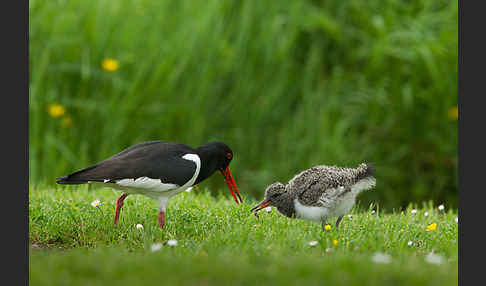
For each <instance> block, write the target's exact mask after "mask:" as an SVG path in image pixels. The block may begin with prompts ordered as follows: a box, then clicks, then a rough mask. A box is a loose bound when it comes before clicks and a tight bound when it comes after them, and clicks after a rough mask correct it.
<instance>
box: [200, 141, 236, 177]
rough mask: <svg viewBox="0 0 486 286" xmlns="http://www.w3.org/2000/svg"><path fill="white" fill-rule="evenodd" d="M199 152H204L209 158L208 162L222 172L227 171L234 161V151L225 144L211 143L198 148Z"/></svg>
mask: <svg viewBox="0 0 486 286" xmlns="http://www.w3.org/2000/svg"><path fill="white" fill-rule="evenodd" d="M198 151H199V152H203V153H204V155H205V157H208V159H207V160H209V161H208V162H210V163H211V165H213V166H212V167H213V168H215V169H218V170H220V171H223V170H225V169H226V168H227V167H228V166H229V164H230V163H231V160H232V159H233V151H232V150H231V148H230V147H229V146H228V145H226V144H224V143H223V142H218V141H217V142H210V143H207V144H205V145H203V146H201V147H199V148H198Z"/></svg>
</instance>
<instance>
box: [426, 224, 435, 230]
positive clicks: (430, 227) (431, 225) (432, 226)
mask: <svg viewBox="0 0 486 286" xmlns="http://www.w3.org/2000/svg"><path fill="white" fill-rule="evenodd" d="M436 229H437V224H436V223H433V224H430V225H428V226H427V231H429V230H436Z"/></svg>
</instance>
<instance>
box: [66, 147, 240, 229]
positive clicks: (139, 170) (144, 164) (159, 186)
mask: <svg viewBox="0 0 486 286" xmlns="http://www.w3.org/2000/svg"><path fill="white" fill-rule="evenodd" d="M232 159H233V151H231V149H230V148H229V147H228V146H227V145H226V144H224V143H222V142H211V143H207V144H205V145H202V146H200V147H199V148H197V149H193V148H191V147H189V146H187V145H185V144H181V143H174V142H163V141H149V142H143V143H139V144H136V145H133V146H131V147H128V148H127V149H125V150H123V151H121V152H120V153H118V154H116V155H114V156H112V157H110V158H108V159H106V160H103V161H101V162H99V163H97V164H94V165H92V166H89V167H87V168H85V169H82V170H80V171H77V172H74V173H72V174H69V175H67V176H64V177H60V178H57V183H58V184H69V185H75V184H84V183H90V182H97V183H101V184H104V185H106V186H109V187H111V188H113V189H115V190H117V191H120V192H123V194H122V195H121V196H120V197H119V198H118V200H117V202H116V209H115V219H114V224H115V225H116V224H117V222H118V218H119V215H120V210H121V207H122V206H123V200H124V199H125V198H126V197H127V196H128V195H129V194H140V195H144V196H147V197H150V198H152V199H155V200H157V202H158V203H159V207H160V212H159V215H158V222H159V226H160V228H162V227H163V226H164V223H165V216H164V213H165V211H166V205H167V201H168V200H169V199H170V198H171V197H173V196H175V195H177V194H178V193H180V192H182V191H184V190H186V189H187V188H189V187H191V186H193V185H195V184H198V183H200V182H202V181H203V180H204V179H206V178H208V177H209V176H211V175H212V174H213V173H214V172H215V171H220V172H221V174H222V175H223V177H224V178H225V180H226V183H227V185H228V188H229V190H230V192H231V194H232V196H233V198H234V200H235V201H236V203H237V204H239V201H240V202H242V199H241V195H240V192H239V191H238V188H237V187H236V183H235V181H234V179H233V176H232V174H231V172H230V169H229V167H228V166H229V164H230V162H231V160H232ZM235 192H236V195H237V196H238V199H239V201H238V199H237V198H236V195H235Z"/></svg>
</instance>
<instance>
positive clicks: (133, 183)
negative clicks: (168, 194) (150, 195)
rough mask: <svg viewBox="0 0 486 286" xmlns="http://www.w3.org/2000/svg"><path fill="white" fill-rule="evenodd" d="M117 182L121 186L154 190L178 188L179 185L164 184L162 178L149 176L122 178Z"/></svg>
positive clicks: (161, 190)
mask: <svg viewBox="0 0 486 286" xmlns="http://www.w3.org/2000/svg"><path fill="white" fill-rule="evenodd" d="M115 183H116V184H117V185H118V186H120V187H125V188H135V189H147V190H151V191H153V192H163V191H168V190H173V189H177V188H178V187H179V185H176V184H164V183H162V182H161V181H160V179H151V178H149V177H140V178H136V179H122V180H118V181H116V182H115Z"/></svg>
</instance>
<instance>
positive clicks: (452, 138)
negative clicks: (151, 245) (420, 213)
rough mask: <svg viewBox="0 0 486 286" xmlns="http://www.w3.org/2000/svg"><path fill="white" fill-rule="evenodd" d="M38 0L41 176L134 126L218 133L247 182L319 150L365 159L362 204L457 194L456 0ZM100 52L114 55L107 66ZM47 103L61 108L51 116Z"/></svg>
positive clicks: (152, 134) (114, 144)
mask: <svg viewBox="0 0 486 286" xmlns="http://www.w3.org/2000/svg"><path fill="white" fill-rule="evenodd" d="M29 7H30V9H29V45H30V47H29V64H30V76H29V88H30V93H29V143H30V144H29V179H30V182H31V183H33V184H37V183H48V184H51V185H53V184H55V181H54V178H55V177H58V176H62V175H65V174H67V173H70V172H72V171H75V170H78V169H80V168H83V167H85V166H87V165H89V164H93V163H95V162H97V161H100V160H103V159H105V158H106V157H108V156H111V155H113V154H115V153H118V152H119V151H121V150H122V149H124V148H126V147H128V146H130V145H133V144H136V143H139V142H141V141H147V140H155V139H160V140H166V141H176V142H182V143H186V144H188V145H191V146H194V147H197V146H199V145H201V144H204V143H207V142H209V141H212V140H221V141H224V142H226V143H227V144H228V145H229V146H230V147H231V148H232V149H233V151H234V154H235V157H234V158H235V160H234V161H233V162H232V165H231V166H232V168H234V170H235V172H234V173H235V176H236V179H237V183H238V184H239V186H240V188H241V189H244V190H246V192H247V193H248V194H251V195H252V196H253V197H254V198H258V197H261V195H262V192H263V190H264V186H266V185H268V184H270V183H272V182H273V181H277V180H280V181H284V180H289V179H290V178H291V177H292V176H293V175H294V174H295V173H297V172H299V171H300V170H303V169H307V168H309V167H311V166H314V165H317V164H335V165H340V166H348V167H355V166H357V165H358V164H359V163H361V162H364V161H371V162H374V163H375V164H376V167H377V170H378V172H377V174H378V175H377V176H378V178H377V179H378V181H379V182H380V183H379V184H378V185H377V187H376V188H377V192H375V193H367V194H364V195H363V197H362V200H363V202H366V204H369V202H371V201H380V203H381V205H382V206H383V207H386V208H393V207H395V208H396V207H400V206H405V205H407V204H408V203H409V202H421V201H424V200H433V201H434V202H436V203H439V204H440V203H441V202H445V201H447V202H448V203H449V204H450V205H451V206H457V193H458V192H457V186H458V184H457V120H455V118H454V117H452V118H449V116H448V113H449V111H450V110H451V109H452V110H454V108H456V107H457V47H458V44H457V38H458V37H457V35H458V33H457V26H458V25H457V23H458V22H457V18H458V17H457V15H458V9H457V7H458V5H457V0H456V1H443V0H430V1H423V0H410V1H403V0H388V1H386V3H384V2H383V1H382V0H368V1H362V0H345V1H322V0H301V1H282V0H269V1H261V0H249V1H240V0H225V1H221V0H180V1H168V0H165V1H155V0H120V1H112V0H70V1H66V0H58V1H51V0H32V1H29ZM105 58H114V59H116V60H118V61H119V63H120V67H119V69H118V70H117V71H115V72H107V71H105V70H103V69H102V68H101V62H102V61H103V59H105ZM50 104H61V105H63V106H64V107H65V108H66V114H65V115H64V116H62V117H59V118H53V117H50V116H49V114H48V112H47V110H48V106H49V105H50ZM66 118H70V119H71V120H72V125H71V126H70V127H66V128H64V127H63V125H62V122H63V120H65V119H66ZM208 183H209V186H210V187H211V188H210V189H211V190H219V189H220V188H222V187H223V186H224V182H223V181H221V180H220V179H217V180H216V179H211V180H209V182H208Z"/></svg>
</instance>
